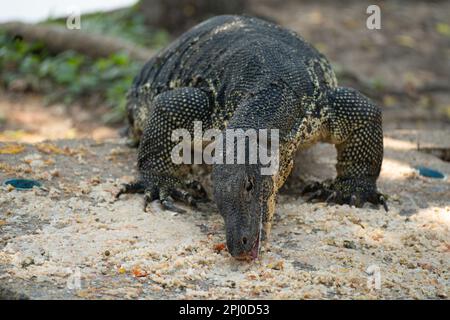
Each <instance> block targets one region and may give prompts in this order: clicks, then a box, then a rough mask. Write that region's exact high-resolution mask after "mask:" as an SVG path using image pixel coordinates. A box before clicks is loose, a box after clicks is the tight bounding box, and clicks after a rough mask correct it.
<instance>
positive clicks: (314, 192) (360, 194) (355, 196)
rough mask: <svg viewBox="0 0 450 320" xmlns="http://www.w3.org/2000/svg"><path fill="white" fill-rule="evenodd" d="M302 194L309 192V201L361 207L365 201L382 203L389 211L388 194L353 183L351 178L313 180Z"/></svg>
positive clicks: (375, 203)
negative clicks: (324, 180) (320, 181)
mask: <svg viewBox="0 0 450 320" xmlns="http://www.w3.org/2000/svg"><path fill="white" fill-rule="evenodd" d="M302 194H303V195H304V194H309V196H308V198H307V199H306V201H307V202H312V201H315V202H326V203H328V204H340V205H342V204H348V205H350V206H351V207H352V206H354V207H357V208H361V207H362V206H363V205H364V204H365V203H372V204H374V205H377V206H378V205H382V206H383V208H384V210H385V211H388V210H389V209H388V206H387V201H386V196H385V195H383V194H381V193H380V192H378V191H376V188H373V187H370V188H368V187H367V186H365V185H364V184H352V183H351V182H350V181H349V180H344V181H339V180H336V181H332V182H330V181H326V182H323V183H319V182H313V183H310V184H308V185H307V186H306V187H304V188H303V190H302Z"/></svg>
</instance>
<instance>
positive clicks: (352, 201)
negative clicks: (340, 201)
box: [349, 194, 357, 207]
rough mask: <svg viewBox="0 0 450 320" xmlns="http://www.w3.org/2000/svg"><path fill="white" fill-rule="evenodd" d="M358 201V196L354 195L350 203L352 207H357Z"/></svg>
mask: <svg viewBox="0 0 450 320" xmlns="http://www.w3.org/2000/svg"><path fill="white" fill-rule="evenodd" d="M356 200H357V198H356V195H354V194H352V196H351V197H350V203H349V205H350V207H356Z"/></svg>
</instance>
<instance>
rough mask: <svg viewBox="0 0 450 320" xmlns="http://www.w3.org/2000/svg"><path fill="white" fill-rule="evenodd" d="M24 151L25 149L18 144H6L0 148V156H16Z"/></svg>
mask: <svg viewBox="0 0 450 320" xmlns="http://www.w3.org/2000/svg"><path fill="white" fill-rule="evenodd" d="M24 150H25V147H24V146H22V145H20V144H7V145H5V146H3V147H2V148H0V154H18V153H21V152H23V151H24Z"/></svg>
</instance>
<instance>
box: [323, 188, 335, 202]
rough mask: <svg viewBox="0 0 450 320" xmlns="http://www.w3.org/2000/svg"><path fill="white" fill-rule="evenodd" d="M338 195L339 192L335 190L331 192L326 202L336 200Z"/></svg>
mask: <svg viewBox="0 0 450 320" xmlns="http://www.w3.org/2000/svg"><path fill="white" fill-rule="evenodd" d="M336 197H337V192H336V191H334V192H333V193H331V194H330V195H329V196H328V198H327V200H325V202H326V203H333V202H334V200H336Z"/></svg>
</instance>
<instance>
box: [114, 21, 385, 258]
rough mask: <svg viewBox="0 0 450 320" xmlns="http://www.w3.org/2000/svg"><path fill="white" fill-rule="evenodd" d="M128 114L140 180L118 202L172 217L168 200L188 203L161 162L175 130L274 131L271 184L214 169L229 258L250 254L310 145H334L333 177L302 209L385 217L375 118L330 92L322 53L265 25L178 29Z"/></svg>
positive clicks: (347, 96)
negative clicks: (155, 207)
mask: <svg viewBox="0 0 450 320" xmlns="http://www.w3.org/2000/svg"><path fill="white" fill-rule="evenodd" d="M127 112H128V119H129V123H130V127H131V129H132V130H130V132H131V133H132V135H133V138H134V139H135V140H138V141H139V150H138V168H139V172H140V179H139V180H138V181H137V182H136V183H134V184H131V185H128V186H124V187H123V189H122V191H121V192H119V195H120V194H121V193H124V192H145V200H146V203H148V202H150V201H152V200H155V199H160V200H161V203H162V204H163V206H164V207H165V208H166V209H170V210H175V211H179V209H178V208H177V207H176V206H175V205H174V204H173V203H172V200H171V198H174V199H176V200H178V199H179V200H183V201H185V202H188V203H194V199H193V197H192V196H191V195H190V194H189V193H188V192H187V190H186V189H184V188H183V185H182V177H181V173H180V170H178V169H179V168H178V167H177V166H175V165H174V164H173V163H172V162H171V159H170V153H171V151H172V148H173V146H174V143H173V142H171V133H172V131H173V130H174V129H178V128H186V129H189V130H192V129H193V122H194V121H196V120H199V121H202V122H203V123H204V125H203V128H204V129H206V128H209V127H213V128H219V129H221V130H222V129H225V128H243V129H248V128H253V129H261V128H264V129H279V130H280V134H281V136H280V151H281V155H280V156H281V158H282V161H281V165H280V170H279V172H278V173H276V174H274V175H273V176H271V177H265V176H261V175H260V174H259V173H258V172H259V171H258V170H257V169H258V168H255V167H254V166H247V165H241V166H237V165H236V166H233V165H230V166H227V165H223V166H220V165H213V181H214V186H213V188H214V196H215V201H216V204H217V206H218V208H219V212H220V213H221V214H222V215H223V216H224V218H225V225H226V228H227V245H228V247H229V251H230V253H231V254H232V255H235V256H239V255H240V254H242V253H244V252H247V253H248V252H249V251H250V250H252V249H253V248H254V245H255V243H257V242H258V241H259V239H260V235H261V231H258V230H260V222H261V221H263V222H264V223H265V224H270V221H271V214H272V213H273V207H274V199H275V197H276V193H277V191H278V189H279V187H280V186H282V185H283V183H284V181H285V179H286V178H287V176H288V175H289V172H290V170H291V168H292V158H293V156H294V153H295V151H296V150H297V149H298V148H300V147H306V146H310V145H311V144H313V143H315V142H317V141H325V142H329V143H333V144H335V145H336V148H337V151H338V161H337V165H336V169H337V178H336V179H335V180H334V181H327V182H324V183H315V184H310V185H307V186H306V187H305V188H304V189H303V192H304V193H310V197H309V199H310V200H311V201H312V200H319V201H327V202H330V203H338V204H343V203H347V204H351V205H355V206H362V205H363V204H364V203H366V202H370V203H373V204H382V205H383V206H384V207H385V209H387V206H386V202H385V198H384V196H383V195H381V194H380V193H379V192H378V190H377V187H376V180H377V178H378V176H379V173H380V168H381V163H382V159H383V133H382V125H381V112H380V110H379V109H378V107H377V106H376V105H375V104H374V103H372V102H371V101H370V100H369V99H367V98H366V97H364V96H363V95H362V94H360V93H358V92H357V91H355V90H353V89H350V88H342V87H338V86H337V82H336V78H335V75H334V73H333V71H332V69H331V66H330V63H329V62H328V60H327V59H326V58H325V57H324V56H323V55H322V54H320V53H319V52H318V51H317V50H316V49H315V48H314V47H312V46H311V45H310V44H308V43H307V42H306V41H305V40H304V39H303V38H302V37H300V36H299V35H297V34H295V33H294V32H292V31H290V30H286V29H284V28H282V27H280V26H277V25H275V24H273V23H270V22H267V21H264V20H261V19H257V18H251V17H242V16H218V17H214V18H211V19H209V20H207V21H205V22H203V23H201V24H199V25H197V26H196V27H194V28H192V29H191V30H189V31H187V32H186V33H184V34H183V35H182V36H180V38H178V39H177V40H175V41H174V42H173V43H172V44H171V45H169V46H168V47H167V48H165V49H163V50H162V51H160V52H159V53H158V54H157V55H156V56H155V57H154V58H152V59H150V60H149V62H148V63H147V64H145V66H144V67H143V69H142V70H141V72H140V73H139V74H138V75H137V76H136V78H135V80H134V82H133V86H132V88H131V89H130V93H129V95H128V105H127ZM258 215H259V216H258ZM261 215H262V218H261ZM260 218H261V219H262V220H261V219H260ZM266 233H267V231H265V234H266ZM243 239H245V241H243V242H240V243H238V242H239V241H241V240H243ZM244 242H245V243H244Z"/></svg>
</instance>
